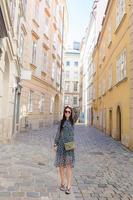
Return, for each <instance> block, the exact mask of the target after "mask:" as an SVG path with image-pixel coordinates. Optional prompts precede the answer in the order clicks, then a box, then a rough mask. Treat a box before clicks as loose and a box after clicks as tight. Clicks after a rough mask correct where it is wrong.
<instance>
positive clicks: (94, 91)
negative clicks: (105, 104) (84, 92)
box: [93, 86, 96, 100]
mask: <svg viewBox="0 0 133 200" xmlns="http://www.w3.org/2000/svg"><path fill="white" fill-rule="evenodd" d="M94 99H96V88H95V87H94V86H93V100H94Z"/></svg>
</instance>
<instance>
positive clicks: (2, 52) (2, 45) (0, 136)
mask: <svg viewBox="0 0 133 200" xmlns="http://www.w3.org/2000/svg"><path fill="white" fill-rule="evenodd" d="M18 8H19V2H18V1H16V2H13V1H5V0H1V1H0V140H2V141H8V140H10V139H11V137H12V136H13V134H14V133H15V132H14V127H15V126H16V118H17V106H18V104H17V101H19V94H20V88H21V87H20V85H19V82H20V67H19V64H18V59H17V40H18V32H17V21H18V18H19V16H18Z"/></svg>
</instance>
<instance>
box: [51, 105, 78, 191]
mask: <svg viewBox="0 0 133 200" xmlns="http://www.w3.org/2000/svg"><path fill="white" fill-rule="evenodd" d="M54 148H55V151H56V158H55V163H54V165H55V166H56V167H59V172H60V181H61V183H60V190H62V191H65V193H66V194H70V193H71V184H72V168H73V167H74V163H75V157H74V121H73V117H72V108H71V107H69V106H66V107H65V108H64V112H63V118H62V120H61V121H60V123H59V127H58V131H57V133H56V136H55V139H54ZM65 168H66V180H67V185H66V187H65Z"/></svg>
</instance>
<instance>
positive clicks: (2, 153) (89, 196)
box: [0, 125, 133, 200]
mask: <svg viewBox="0 0 133 200" xmlns="http://www.w3.org/2000/svg"><path fill="white" fill-rule="evenodd" d="M56 130H57V126H54V127H51V128H48V129H47V130H45V131H41V132H32V133H31V132H29V133H21V134H18V135H17V137H16V138H15V139H14V140H13V141H12V143H11V144H0V200H9V199H10V200H32V199H35V200H58V199H60V200H69V199H70V200H74V199H77V200H132V199H133V153H132V152H130V151H129V150H128V149H126V148H125V147H124V146H123V145H121V144H120V143H119V142H117V141H114V140H113V139H112V138H111V137H108V136H105V134H103V133H102V132H99V131H98V130H96V129H95V128H88V127H86V126H84V125H76V126H75V140H76V146H77V147H76V151H75V152H76V165H75V168H74V174H73V186H72V193H71V194H70V195H66V194H65V193H64V192H61V191H59V189H58V187H59V184H60V183H59V174H58V170H57V169H56V168H55V167H54V166H53V163H54V157H55V152H54V151H53V149H52V144H53V138H54V134H55V132H56Z"/></svg>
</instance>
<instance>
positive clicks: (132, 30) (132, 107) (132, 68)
mask: <svg viewBox="0 0 133 200" xmlns="http://www.w3.org/2000/svg"><path fill="white" fill-rule="evenodd" d="M129 5H130V6H129V23H130V25H129V27H130V28H129V30H130V33H129V34H130V36H129V37H130V73H129V79H130V137H129V147H130V148H131V149H133V45H132V44H133V20H132V17H133V3H132V1H131V0H130V1H129Z"/></svg>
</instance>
